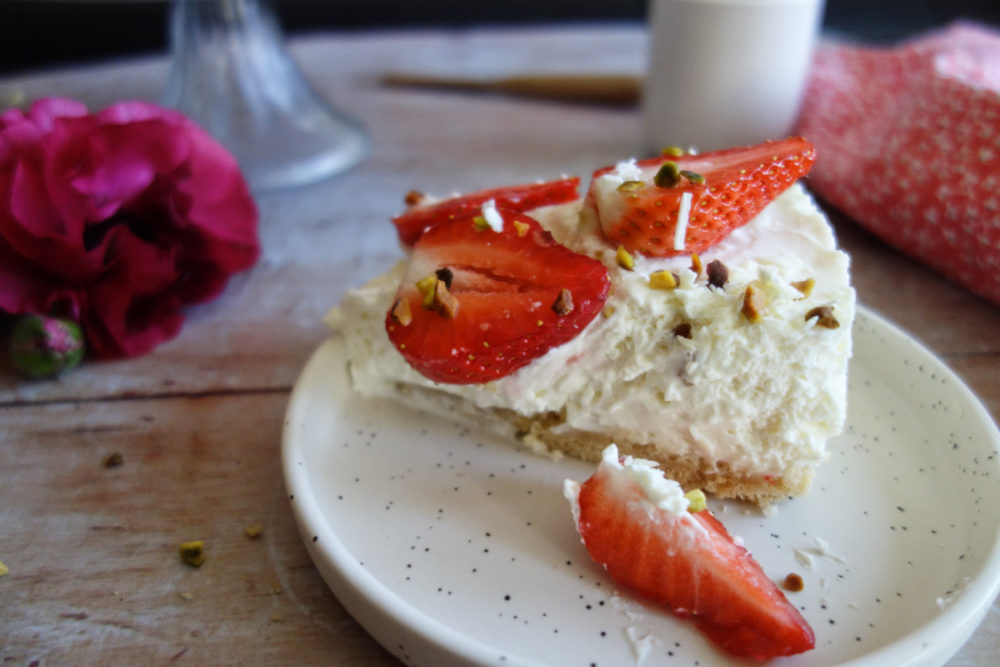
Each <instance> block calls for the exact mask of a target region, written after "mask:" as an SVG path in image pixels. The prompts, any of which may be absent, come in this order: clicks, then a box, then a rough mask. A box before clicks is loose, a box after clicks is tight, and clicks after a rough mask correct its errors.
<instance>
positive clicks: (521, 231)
mask: <svg viewBox="0 0 1000 667" xmlns="http://www.w3.org/2000/svg"><path fill="white" fill-rule="evenodd" d="M514 229H516V230H517V235H518V236H524V235H525V234H527V233H528V230H529V229H531V227H530V225H528V223H526V222H521V221H520V220H515V221H514Z"/></svg>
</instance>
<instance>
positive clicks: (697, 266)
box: [691, 252, 701, 278]
mask: <svg viewBox="0 0 1000 667" xmlns="http://www.w3.org/2000/svg"><path fill="white" fill-rule="evenodd" d="M691 270H692V271H694V275H695V278H699V277H701V257H699V256H698V253H696V252H693V253H691Z"/></svg>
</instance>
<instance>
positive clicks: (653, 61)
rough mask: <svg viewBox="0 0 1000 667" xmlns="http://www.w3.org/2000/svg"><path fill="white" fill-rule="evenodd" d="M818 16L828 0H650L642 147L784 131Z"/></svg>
mask: <svg viewBox="0 0 1000 667" xmlns="http://www.w3.org/2000/svg"><path fill="white" fill-rule="evenodd" d="M822 14H823V0H650V5H649V31H650V53H649V62H648V68H647V71H646V78H645V83H644V89H643V100H642V130H643V145H644V149H645V150H647V151H650V152H658V151H660V150H661V149H663V148H664V147H666V146H678V147H681V148H695V149H697V150H698V151H701V152H704V151H708V150H714V149H719V148H729V147H731V146H745V145H751V144H756V143H760V142H762V141H765V140H767V139H781V138H783V137H785V136H787V135H788V133H789V132H790V131H791V129H792V126H793V125H794V123H795V120H796V115H797V114H798V110H799V105H800V102H801V98H802V92H803V88H804V86H805V80H806V76H807V74H808V71H809V64H810V61H811V59H812V51H813V46H814V44H815V41H816V34H817V32H818V30H819V25H820V22H821V18H822Z"/></svg>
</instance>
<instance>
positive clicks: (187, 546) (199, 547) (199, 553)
mask: <svg viewBox="0 0 1000 667" xmlns="http://www.w3.org/2000/svg"><path fill="white" fill-rule="evenodd" d="M178 551H179V552H180V555H181V562H182V563H184V564H186V565H190V566H191V567H201V564H202V563H204V562H205V543H204V542H202V541H201V540H195V541H193V542H184V543H183V544H181V546H180V548H179V549H178Z"/></svg>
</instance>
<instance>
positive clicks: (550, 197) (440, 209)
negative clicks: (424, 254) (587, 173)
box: [392, 177, 580, 246]
mask: <svg viewBox="0 0 1000 667" xmlns="http://www.w3.org/2000/svg"><path fill="white" fill-rule="evenodd" d="M579 187H580V179H579V178H576V177H573V178H564V179H561V180H557V181H549V182H547V183H528V184H525V185H511V186H507V187H502V188H492V189H489V190H480V191H478V192H471V193H469V194H466V195H459V196H456V197H451V198H449V199H442V200H440V201H437V202H434V203H430V204H424V203H421V202H422V200H423V199H424V197H423V195H421V194H419V193H410V194H409V195H407V202H408V203H411V206H410V207H409V208H408V209H407V210H406V211H404V212H403V213H401V214H400V215H398V216H396V217H395V218H393V219H392V222H393V224H395V225H396V232H397V233H398V234H399V240H400V241H402V242H403V243H404V244H406V245H407V246H412V245H413V244H414V243H416V242H417V239H419V238H420V236H421V235H422V234H423V233H424V231H425V230H426V229H427V228H428V227H430V226H432V225H435V224H438V223H439V222H442V221H444V220H451V219H454V218H458V217H462V216H464V215H466V214H469V213H475V212H476V211H478V209H479V207H480V206H482V205H483V204H484V203H485V202H487V201H489V200H491V199H492V200H493V201H495V202H496V205H497V206H498V207H501V208H505V209H507V210H510V211H515V212H518V213H524V212H525V211H530V210H531V209H534V208H539V207H542V206H549V205H551V204H564V203H566V202H568V201H573V200H574V199H576V198H577V189H578V188H579Z"/></svg>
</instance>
